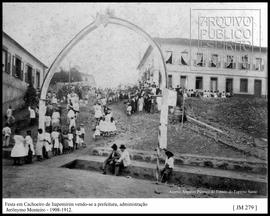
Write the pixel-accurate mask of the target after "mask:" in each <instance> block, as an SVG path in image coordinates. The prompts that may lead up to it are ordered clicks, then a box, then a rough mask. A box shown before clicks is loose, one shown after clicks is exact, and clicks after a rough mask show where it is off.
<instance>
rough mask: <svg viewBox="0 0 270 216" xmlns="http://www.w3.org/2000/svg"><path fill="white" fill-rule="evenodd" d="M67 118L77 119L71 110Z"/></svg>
mask: <svg viewBox="0 0 270 216" xmlns="http://www.w3.org/2000/svg"><path fill="white" fill-rule="evenodd" d="M67 116H68V118H69V119H71V118H74V117H75V113H74V111H73V110H69V111H68V114H67Z"/></svg>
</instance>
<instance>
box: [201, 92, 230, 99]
mask: <svg viewBox="0 0 270 216" xmlns="http://www.w3.org/2000/svg"><path fill="white" fill-rule="evenodd" d="M231 96H232V94H231V93H230V92H225V91H223V92H219V91H218V90H217V91H209V90H208V91H206V90H205V91H204V92H203V98H227V97H231Z"/></svg>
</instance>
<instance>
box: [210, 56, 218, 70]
mask: <svg viewBox="0 0 270 216" xmlns="http://www.w3.org/2000/svg"><path fill="white" fill-rule="evenodd" d="M219 66H220V63H219V60H218V54H212V55H211V59H210V62H209V67H219Z"/></svg>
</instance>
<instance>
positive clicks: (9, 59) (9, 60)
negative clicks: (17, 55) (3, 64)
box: [6, 52, 11, 74]
mask: <svg viewBox="0 0 270 216" xmlns="http://www.w3.org/2000/svg"><path fill="white" fill-rule="evenodd" d="M10 70H11V54H10V52H8V62H7V71H6V72H7V73H8V74H10Z"/></svg>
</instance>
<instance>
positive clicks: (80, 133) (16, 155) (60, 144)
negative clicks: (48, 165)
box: [11, 124, 86, 165]
mask: <svg viewBox="0 0 270 216" xmlns="http://www.w3.org/2000/svg"><path fill="white" fill-rule="evenodd" d="M84 136H85V130H84V127H83V124H81V126H80V127H77V129H75V127H72V129H71V130H70V131H69V132H68V131H67V130H64V131H63V133H62V130H61V128H60V127H54V128H53V129H52V130H51V128H50V127H46V129H45V131H43V130H42V129H41V128H40V129H38V135H37V142H36V145H35V147H34V143H33V138H32V134H31V130H28V131H27V132H26V136H25V137H23V136H22V135H21V132H20V130H19V129H18V128H16V129H15V134H14V136H13V138H14V141H15V144H14V146H13V148H12V150H11V157H12V158H13V159H14V165H22V164H23V161H25V163H32V158H33V155H36V156H37V160H38V161H42V160H43V159H48V158H49V157H50V152H51V154H52V155H53V156H57V155H61V154H67V153H70V152H72V151H74V150H75V149H78V148H79V147H86V145H85V143H84Z"/></svg>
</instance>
